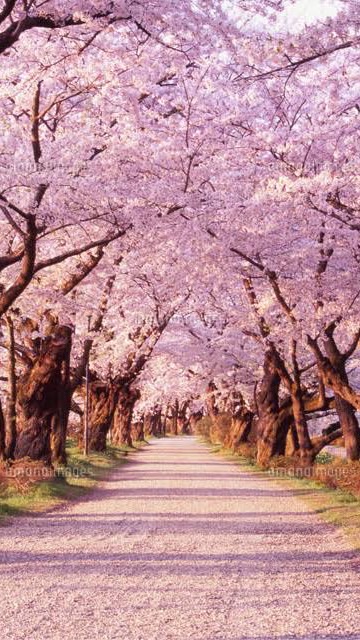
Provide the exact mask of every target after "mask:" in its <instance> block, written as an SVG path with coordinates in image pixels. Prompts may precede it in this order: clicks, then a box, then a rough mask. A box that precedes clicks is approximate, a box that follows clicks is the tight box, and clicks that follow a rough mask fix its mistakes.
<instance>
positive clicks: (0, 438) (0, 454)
mask: <svg viewBox="0 0 360 640" xmlns="http://www.w3.org/2000/svg"><path fill="white" fill-rule="evenodd" d="M0 460H5V420H4V414H3V410H2V406H1V398H0Z"/></svg>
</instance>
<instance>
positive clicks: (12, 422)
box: [0, 0, 360, 464]
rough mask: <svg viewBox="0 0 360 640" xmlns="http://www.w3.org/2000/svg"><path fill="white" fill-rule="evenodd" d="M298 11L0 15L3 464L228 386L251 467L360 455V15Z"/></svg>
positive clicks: (206, 5)
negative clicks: (337, 448)
mask: <svg viewBox="0 0 360 640" xmlns="http://www.w3.org/2000/svg"><path fill="white" fill-rule="evenodd" d="M295 4H296V3H295ZM274 5H275V6H274ZM293 5H294V3H293V2H291V1H290V0H284V1H283V2H278V3H273V2H272V1H271V0H269V1H268V2H267V1H266V2H264V0H259V1H258V0H252V1H251V2H242V3H241V6H239V3H238V2H237V1H236V0H234V1H232V0H230V2H228V3H225V4H224V5H223V4H222V3H219V2H217V0H211V1H207V2H203V3H201V2H200V3H196V5H195V4H194V3H193V2H191V1H190V0H189V1H185V2H182V3H181V6H180V7H178V6H176V7H175V6H174V3H173V2H172V1H171V0H164V1H163V2H162V3H153V2H148V1H147V2H141V1H139V2H137V3H133V2H132V1H131V0H118V1H115V2H108V1H107V0H98V1H96V2H93V3H87V2H86V3H85V2H82V1H81V0H79V1H78V0H76V1H74V0H72V1H70V0H69V1H66V2H62V3H61V7H59V6H58V3H55V2H53V1H52V0H49V1H48V2H46V3H44V2H43V1H40V0H39V2H38V1H37V0H30V1H25V2H24V1H21V2H20V1H19V0H3V1H2V2H0V55H1V56H2V61H3V65H2V82H1V86H0V123H1V126H2V131H3V140H2V148H1V151H0V177H1V184H2V187H1V191H0V276H1V280H0V320H1V331H2V336H1V337H0V366H1V375H0V406H1V407H2V408H0V456H2V457H9V458H14V457H15V458H20V457H26V456H28V457H30V458H33V459H39V458H41V459H44V460H46V461H47V462H51V463H63V462H64V461H65V459H66V452H65V442H66V435H67V433H68V425H69V421H71V420H81V421H83V422H84V423H86V424H87V423H89V434H88V435H89V445H90V447H91V448H93V449H96V450H101V449H103V448H104V447H105V446H106V442H107V439H108V438H109V434H111V438H112V441H113V442H114V443H130V441H131V437H133V436H134V434H136V433H138V435H140V436H142V433H143V431H142V430H144V432H145V431H146V432H147V430H148V426H146V425H149V421H150V422H151V421H152V420H155V423H156V424H157V425H158V426H156V427H154V432H155V431H156V432H159V433H163V432H164V426H162V427H160V426H159V425H160V423H161V424H162V425H164V423H166V422H167V423H168V429H170V424H171V420H172V419H173V420H174V424H175V422H176V424H178V425H179V426H178V427H176V428H175V427H172V430H173V431H175V430H177V429H179V430H180V431H182V430H183V429H185V431H186V430H188V429H189V428H191V427H189V424H188V423H189V421H190V418H191V421H192V422H194V420H196V416H198V415H199V413H198V412H202V411H204V410H207V411H208V412H209V413H210V416H211V415H212V413H211V412H213V413H214V414H216V412H218V413H220V414H221V413H223V408H222V407H223V403H225V404H226V403H228V404H229V403H230V405H231V403H232V398H233V397H235V398H236V397H238V398H242V400H241V401H240V402H239V407H237V409H236V410H234V411H232V414H231V415H232V417H233V419H234V425H235V424H236V425H237V426H236V429H237V428H239V429H240V431H241V429H242V427H241V425H242V424H243V422H244V425H243V426H244V434H246V436H245V435H241V433H240V432H239V433H240V435H239V437H241V438H245V437H246V438H247V437H250V438H251V439H253V438H255V440H256V442H257V449H258V460H259V462H260V463H262V464H266V463H267V461H268V460H269V459H270V458H271V457H272V456H275V455H279V454H283V453H284V452H287V453H289V452H290V453H291V454H292V455H296V456H299V457H300V458H301V460H303V461H304V462H306V463H308V462H309V461H310V462H311V461H312V460H313V459H314V458H315V456H316V454H317V452H318V451H320V449H321V447H323V446H324V445H325V444H326V443H328V442H330V441H331V440H332V439H335V438H336V437H338V435H339V434H342V435H343V437H344V439H345V445H346V450H347V455H348V457H349V459H351V460H356V459H359V456H360V435H359V425H358V420H357V416H356V410H358V409H359V407H360V395H359V392H358V384H359V381H358V361H357V357H358V356H357V346H358V342H359V335H360V334H359V320H358V317H359V302H360V296H359V289H358V278H357V274H358V269H359V262H360V241H359V229H360V226H359V214H360V210H359V206H358V194H359V172H358V145H357V144H356V127H357V122H358V115H359V105H358V95H357V93H356V79H357V75H356V74H357V64H358V62H357V56H358V47H359V42H360V41H359V33H358V19H357V13H356V7H355V5H354V3H351V2H342V1H340V2H339V3H338V6H336V7H334V6H331V7H330V6H329V7H328V11H327V15H325V16H322V19H321V20H317V19H316V17H315V16H314V18H313V19H310V18H309V20H308V23H307V24H306V21H305V20H300V21H299V22H298V23H296V24H295V23H294V21H293V20H292V15H293V14H292V11H293ZM209 380H212V381H213V384H214V385H215V387H216V389H217V391H216V393H215V396H214V404H213V405H212V404H211V402H210V409H209V407H208V403H209V393H210V392H209V391H208V390H207V387H208V384H209ZM86 381H87V384H86ZM86 387H87V388H88V393H86V392H85V388H86ZM218 394H220V395H218ZM168 406H169V407H172V409H170V410H167V409H166V408H167V407H168ZM160 407H161V409H160ZM184 407H186V410H185V413H184V409H183V408H184ZM206 407H208V408H207V409H206ZM159 412H160V414H161V416H162V417H161V418H159V419H157V418H156V419H155V418H154V416H158V415H159ZM167 415H171V416H173V418H172V419H168V420H167V418H166V416H167ZM176 416H178V417H177V419H176V420H175V418H176ZM243 416H245V417H244V418H243ZM250 417H251V425H252V426H251V429H249V420H250ZM315 418H316V420H315ZM157 420H158V421H157ZM185 423H186V426H184V425H185ZM328 423H329V424H332V427H331V430H330V432H327V433H325V434H319V433H314V428H313V426H314V424H321V425H322V426H323V428H325V429H327V428H328ZM151 424H152V422H151ZM131 425H132V426H131ZM131 428H132V429H133V436H131ZM234 428H235V427H234ZM254 434H256V436H254Z"/></svg>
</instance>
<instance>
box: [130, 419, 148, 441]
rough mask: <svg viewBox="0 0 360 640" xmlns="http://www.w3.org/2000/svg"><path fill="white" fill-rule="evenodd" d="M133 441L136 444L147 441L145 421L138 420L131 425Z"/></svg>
mask: <svg viewBox="0 0 360 640" xmlns="http://www.w3.org/2000/svg"><path fill="white" fill-rule="evenodd" d="M131 439H132V440H133V441H134V442H141V441H142V440H145V433H144V419H143V418H141V419H140V420H137V422H133V423H132V425H131Z"/></svg>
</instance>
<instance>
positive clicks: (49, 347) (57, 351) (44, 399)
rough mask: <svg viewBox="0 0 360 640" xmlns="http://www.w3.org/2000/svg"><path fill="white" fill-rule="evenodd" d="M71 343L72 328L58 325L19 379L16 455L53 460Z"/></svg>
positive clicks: (47, 461) (46, 460)
mask: <svg viewBox="0 0 360 640" xmlns="http://www.w3.org/2000/svg"><path fill="white" fill-rule="evenodd" d="M70 345H71V329H70V328H69V327H66V326H59V327H57V328H56V330H55V332H54V334H53V335H52V336H49V337H48V338H46V339H45V340H44V341H43V344H42V347H41V351H40V354H39V356H38V357H37V359H36V361H35V363H34V365H33V366H32V367H31V369H29V370H28V371H26V372H25V373H24V375H23V376H22V377H21V378H20V380H19V385H18V396H17V415H18V422H17V427H18V434H17V442H16V447H15V458H24V457H29V458H31V459H32V460H44V462H46V463H48V464H50V463H51V461H52V451H51V432H52V430H53V429H54V430H55V432H56V431H57V429H58V424H59V421H60V420H61V411H62V408H61V401H62V393H61V384H62V381H63V364H64V360H66V359H67V358H68V353H69V348H70Z"/></svg>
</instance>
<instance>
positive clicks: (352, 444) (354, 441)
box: [324, 324, 360, 460]
mask: <svg viewBox="0 0 360 640" xmlns="http://www.w3.org/2000/svg"><path fill="white" fill-rule="evenodd" d="M334 330H335V325H334V324H332V325H330V326H329V327H328V328H327V330H326V331H325V333H326V336H327V338H326V340H325V341H324V346H325V351H326V354H327V356H328V358H329V361H330V363H331V365H332V366H333V367H334V369H335V370H336V372H337V373H338V376H339V378H340V380H341V382H342V383H344V384H345V385H349V379H348V376H347V373H346V354H342V353H341V352H340V351H339V349H338V347H337V345H336V342H335V338H334V335H333V333H334ZM335 408H336V411H337V414H338V416H339V421H340V426H341V429H342V432H343V436H344V441H345V449H346V456H347V458H348V459H349V460H359V457H360V429H359V423H358V420H357V417H356V415H355V409H354V407H353V406H352V405H351V404H350V403H349V402H347V400H345V399H344V398H342V397H341V395H339V394H338V393H336V392H335Z"/></svg>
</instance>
